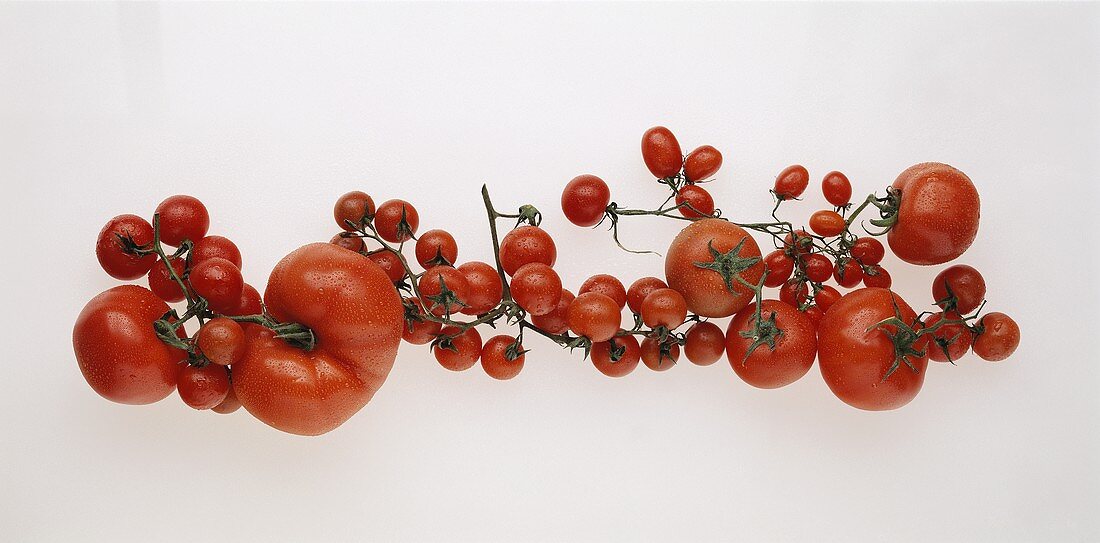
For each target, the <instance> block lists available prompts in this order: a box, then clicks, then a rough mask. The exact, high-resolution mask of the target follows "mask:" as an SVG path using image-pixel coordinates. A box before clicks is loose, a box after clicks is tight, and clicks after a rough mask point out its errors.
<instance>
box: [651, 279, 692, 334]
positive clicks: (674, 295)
mask: <svg viewBox="0 0 1100 543" xmlns="http://www.w3.org/2000/svg"><path fill="white" fill-rule="evenodd" d="M686 318H687V302H686V301H684V297H683V295H681V294H680V293H679V292H676V291H675V290H672V289H670V288H662V289H657V290H655V291H653V292H651V293H649V296H646V297H645V300H644V301H643V302H642V322H644V323H645V325H646V326H648V327H650V328H657V327H658V326H664V327H665V328H668V329H669V330H672V329H674V328H676V327H677V326H680V325H681V324H684V319H686Z"/></svg>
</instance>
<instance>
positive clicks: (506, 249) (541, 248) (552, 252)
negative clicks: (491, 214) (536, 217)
mask: <svg viewBox="0 0 1100 543" xmlns="http://www.w3.org/2000/svg"><path fill="white" fill-rule="evenodd" d="M557 259H558V249H557V247H555V246H554V240H553V238H551V237H550V234H547V233H546V231H545V230H543V229H542V228H539V227H537V226H521V227H519V228H516V229H514V230H512V231H511V232H508V233H507V234H506V235H505V236H504V239H502V240H501V241H500V264H501V266H502V267H503V268H504V273H507V274H508V275H515V273H516V270H518V269H520V268H521V267H522V266H523V265H524V264H531V263H532V262H541V263H543V264H546V265H547V266H553V265H554V262H555V261H556V260H557Z"/></svg>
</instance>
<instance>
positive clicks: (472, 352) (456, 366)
mask: <svg viewBox="0 0 1100 543" xmlns="http://www.w3.org/2000/svg"><path fill="white" fill-rule="evenodd" d="M455 334H457V335H455ZM439 335H440V337H443V338H446V339H442V340H440V342H439V343H437V344H435V345H434V346H432V352H433V353H435V359H436V360H437V361H438V362H439V365H441V366H443V367H444V368H447V369H449V370H451V371H465V370H468V369H470V368H472V367H474V364H477V359H478V358H480V357H481V334H479V333H478V332H477V328H469V329H467V330H466V331H465V332H462V333H459V329H458V327H456V326H444V327H443V329H442V330H440V331H439ZM452 335H455V336H454V337H448V336H452Z"/></svg>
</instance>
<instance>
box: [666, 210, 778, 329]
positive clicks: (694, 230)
mask: <svg viewBox="0 0 1100 543" xmlns="http://www.w3.org/2000/svg"><path fill="white" fill-rule="evenodd" d="M666 255H667V256H666V257H665V279H666V280H667V281H668V286H669V287H670V288H672V289H673V290H676V291H678V292H679V293H680V294H682V295H683V296H684V299H685V300H686V301H687V306H688V309H689V310H690V311H691V312H692V313H695V314H697V315H700V316H703V317H728V316H730V315H732V314H734V313H736V312H737V311H739V310H740V309H741V308H742V307H745V306H746V305H747V304H748V303H749V302H751V301H752V300H753V297H754V296H753V290H752V289H750V288H749V287H746V286H745V285H743V284H741V282H739V281H737V276H738V275H739V276H741V278H742V279H744V280H745V281H746V282H748V283H749V284H750V285H755V284H757V283H758V282H759V281H760V276H762V275H763V274H764V264H763V262H761V260H760V247H759V246H757V245H756V241H755V240H753V239H752V237H751V236H749V234H748V232H745V230H743V229H742V228H741V227H740V226H737V225H736V224H732V223H730V222H728V221H723V220H720V219H701V220H698V221H695V222H693V223H691V224H690V225H688V227H687V228H684V229H683V230H681V231H680V233H679V234H678V235H677V236H676V239H674V240H673V241H672V245H671V246H670V247H669V249H668V253H666ZM727 278H728V279H729V283H728V286H727Z"/></svg>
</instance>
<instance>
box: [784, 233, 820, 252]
mask: <svg viewBox="0 0 1100 543" xmlns="http://www.w3.org/2000/svg"><path fill="white" fill-rule="evenodd" d="M813 248H814V238H813V236H811V235H810V233H809V232H807V231H805V230H803V229H801V228H800V229H798V230H795V231H793V232H790V233H788V234H787V235H786V236H783V250H784V251H786V253H787V254H788V255H790V256H792V257H793V256H794V255H796V254H801V255H805V254H809V253H810V251H812V250H813Z"/></svg>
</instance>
